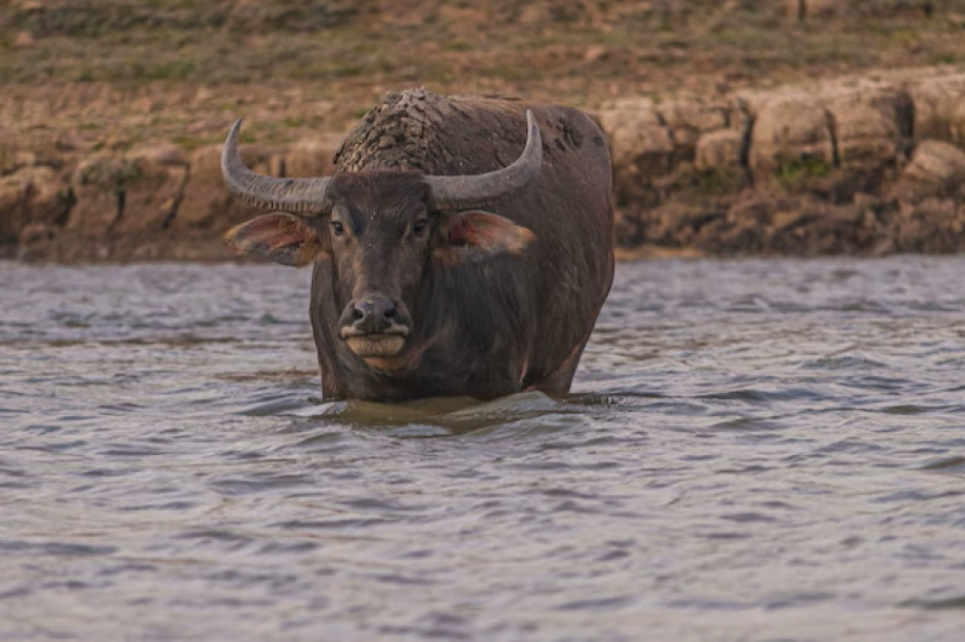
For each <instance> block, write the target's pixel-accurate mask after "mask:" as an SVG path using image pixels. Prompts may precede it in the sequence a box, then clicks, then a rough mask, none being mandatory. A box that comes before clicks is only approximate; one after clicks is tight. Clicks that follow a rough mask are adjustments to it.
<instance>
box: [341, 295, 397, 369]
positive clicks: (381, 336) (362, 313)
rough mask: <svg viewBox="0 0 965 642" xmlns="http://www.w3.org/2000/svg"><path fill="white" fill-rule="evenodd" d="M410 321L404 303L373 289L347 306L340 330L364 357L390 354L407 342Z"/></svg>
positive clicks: (346, 339)
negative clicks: (372, 291)
mask: <svg viewBox="0 0 965 642" xmlns="http://www.w3.org/2000/svg"><path fill="white" fill-rule="evenodd" d="M410 323H411V321H410V318H409V313H408V310H407V309H406V307H405V304H404V303H402V302H401V301H394V300H392V299H390V298H389V297H387V296H385V295H384V294H379V293H371V294H367V295H364V296H361V297H359V298H358V299H357V300H355V301H353V302H351V303H349V304H348V305H347V306H346V307H345V311H344V312H342V317H341V319H340V321H339V325H340V326H341V329H340V332H339V334H340V335H341V337H342V339H344V340H345V343H346V344H347V345H348V348H349V349H350V350H351V351H352V352H354V353H356V354H357V355H358V356H360V357H362V358H371V357H390V356H393V355H395V354H397V353H398V352H400V351H401V350H402V348H403V347H404V346H405V340H406V337H408V336H409V332H410V330H409V327H410Z"/></svg>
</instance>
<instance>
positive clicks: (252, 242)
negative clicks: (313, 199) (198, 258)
mask: <svg viewBox="0 0 965 642" xmlns="http://www.w3.org/2000/svg"><path fill="white" fill-rule="evenodd" d="M224 240H225V242H226V243H227V244H228V245H229V246H230V247H231V249H233V250H234V251H235V253H236V254H254V255H256V256H262V257H264V258H266V259H271V260H272V261H274V262H275V263H280V264H282V265H291V266H293V267H301V266H303V265H308V264H309V263H313V262H314V261H315V260H316V259H318V258H321V257H322V256H324V255H327V254H328V248H327V247H324V245H326V244H327V243H326V241H327V236H326V238H325V240H323V239H321V238H320V237H319V234H318V231H317V230H316V229H315V228H314V227H312V226H311V225H310V224H309V223H308V222H307V221H304V220H302V219H300V218H298V217H296V216H292V215H291V214H286V213H284V212H272V213H271V214H265V215H264V216H259V217H257V218H253V219H251V220H250V221H248V222H246V223H242V224H241V225H236V226H234V227H233V228H231V229H230V230H228V231H227V232H225V235H224Z"/></svg>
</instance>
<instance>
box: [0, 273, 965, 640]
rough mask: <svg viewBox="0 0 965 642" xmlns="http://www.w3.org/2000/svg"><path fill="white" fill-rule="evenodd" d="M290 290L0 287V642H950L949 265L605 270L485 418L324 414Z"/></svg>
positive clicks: (960, 293) (75, 280) (47, 279)
mask: <svg viewBox="0 0 965 642" xmlns="http://www.w3.org/2000/svg"><path fill="white" fill-rule="evenodd" d="M308 279H309V275H308V273H307V272H305V271H296V270H290V269H284V268H275V267H267V266H235V265H227V266H196V265H134V266H121V267H119V266H114V267H83V268H73V267H39V268H37V267H23V266H18V265H13V264H0V300H2V301H3V305H2V310H0V425H2V431H0V639H4V640H48V639H58V640H62V639H63V640H121V639H128V640H135V639H136V640H169V639H180V640H269V639H271V640H371V639H375V638H380V639H403V640H404V639H411V640H423V639H468V640H486V641H490V640H675V641H687V640H694V641H706V640H735V641H736V640H788V641H789V640H875V641H876V642H880V641H883V640H895V641H898V640H901V641H905V640H909V639H915V640H955V641H957V640H961V639H963V635H965V633H963V632H965V257H961V258H921V257H903V258H891V259H885V260H866V261H857V260H813V261H800V260H796V261H791V260H767V261H731V262H715V261H695V262H673V261H669V262H649V263H641V264H623V265H620V266H619V268H618V273H617V281H616V284H615V286H614V291H613V294H612V295H611V298H610V301H609V303H608V305H607V307H606V309H605V311H604V313H603V315H602V317H601V320H600V323H599V325H598V329H597V332H596V334H595V335H594V338H593V341H592V342H591V344H590V346H589V348H588V351H587V354H586V356H585V358H584V361H583V365H582V368H581V370H580V372H579V374H578V375H577V380H576V383H575V386H574V394H573V396H572V397H570V398H568V399H566V400H554V399H551V398H548V397H546V396H542V395H540V394H522V395H518V396H516V397H511V398H506V399H501V400H497V401H493V402H490V403H486V404H473V403H471V402H469V401H467V400H448V401H432V402H419V403H413V404H408V405H404V406H383V405H379V404H361V403H351V402H334V403H327V402H324V401H323V400H321V399H320V395H319V392H318V390H319V388H318V382H317V379H316V374H315V363H314V348H313V345H312V343H311V338H310V331H309V327H308V324H307V309H306V308H307V288H308Z"/></svg>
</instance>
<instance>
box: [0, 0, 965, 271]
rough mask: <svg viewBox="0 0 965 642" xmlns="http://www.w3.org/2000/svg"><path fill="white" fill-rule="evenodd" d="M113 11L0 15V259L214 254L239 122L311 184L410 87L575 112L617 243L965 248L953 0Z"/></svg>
mask: <svg viewBox="0 0 965 642" xmlns="http://www.w3.org/2000/svg"><path fill="white" fill-rule="evenodd" d="M114 4H116V3H114ZM114 4H112V3H108V2H101V1H100V0H89V1H88V2H86V4H85V11H83V12H80V11H78V10H77V8H76V6H74V5H72V4H71V3H65V2H49V3H37V2H16V3H11V4H10V5H8V6H7V7H5V8H0V21H2V22H3V23H4V24H6V25H7V26H9V27H11V28H12V29H13V30H14V33H15V37H13V38H11V39H9V41H5V42H3V43H0V44H3V46H2V47H0V78H2V79H3V80H4V81H6V82H7V83H8V84H6V85H5V93H4V95H3V96H2V97H0V257H4V258H20V259H22V260H28V261H63V262H75V261H131V260H202V261H212V260H224V259H227V258H230V256H229V254H228V251H227V250H226V248H225V247H224V246H223V245H222V243H221V240H220V236H221V233H222V232H223V231H224V230H225V229H227V228H228V227H229V226H231V225H233V224H235V223H238V222H240V221H242V220H244V219H245V218H247V217H249V216H250V215H251V214H252V213H253V212H252V211H251V210H250V209H248V208H246V207H245V206H243V205H241V204H239V203H237V202H235V201H234V200H233V199H232V198H231V197H230V196H229V195H228V194H227V193H226V192H225V190H224V188H223V185H222V182H221V178H220V169H219V164H218V158H219V154H220V141H221V140H222V139H223V137H224V135H225V133H226V132H227V129H228V127H229V126H230V123H231V122H232V120H233V119H234V118H236V117H238V116H245V117H246V118H247V123H248V125H247V127H246V132H245V136H246V137H247V138H245V139H244V140H243V142H246V143H247V144H246V145H245V146H244V148H243V154H244V155H245V157H246V159H247V161H248V162H249V164H250V165H252V166H253V167H254V168H255V169H256V170H258V171H260V172H263V173H268V174H271V175H274V176H279V177H299V176H315V175H319V174H322V173H325V172H326V171H329V170H330V169H331V165H332V156H333V154H334V153H335V151H336V150H337V148H338V145H339V143H340V141H341V138H342V137H343V136H344V133H345V132H347V130H348V129H349V128H350V127H351V126H352V124H353V123H354V122H355V121H356V120H357V119H358V118H359V117H360V116H361V115H362V114H363V113H364V111H365V110H366V108H368V107H371V106H372V105H374V104H376V103H377V102H378V101H379V97H380V95H381V94H383V93H384V92H385V91H391V90H394V89H399V88H402V87H406V86H418V85H425V86H427V87H428V88H429V89H431V90H434V91H439V92H441V93H497V94H502V95H510V96H520V97H525V98H526V99H532V100H538V101H547V102H560V103H565V104H572V105H575V106H578V107H580V108H583V109H585V110H587V111H589V112H591V113H593V114H594V115H595V116H596V117H597V118H598V120H599V122H600V123H601V125H602V126H603V128H604V130H605V132H606V134H607V136H608V138H609V141H610V145H611V148H612V151H613V157H614V169H615V172H614V180H615V183H614V189H615V197H616V206H617V219H618V222H617V241H618V245H619V247H620V248H621V249H620V251H621V255H622V256H652V255H664V254H684V255H718V256H728V255H773V254H791V255H823V254H862V255H865V254H870V255H878V254H887V253H894V252H928V253H940V252H959V251H963V250H965V187H963V185H965V151H963V145H965V66H963V65H965V47H963V46H962V45H961V44H960V43H961V41H962V39H961V38H960V33H961V30H962V26H963V25H965V18H962V15H965V14H962V15H959V14H956V13H954V11H955V10H957V9H960V8H961V9H962V11H963V12H965V3H959V2H957V0H956V2H951V3H948V5H947V6H945V5H943V6H942V7H941V8H940V9H939V10H936V9H935V7H933V6H932V5H931V3H927V2H904V3H893V2H892V3H889V2H885V1H883V0H882V1H876V2H871V3H836V4H835V3H822V2H816V1H814V0H810V1H808V2H803V1H801V2H789V3H780V2H742V3H723V5H720V6H718V4H715V3H710V4H709V5H708V6H707V7H703V4H702V3H701V2H699V1H697V0H693V1H689V2H683V3H670V4H667V3H660V2H652V3H630V2H614V3H608V4H607V7H606V8H601V7H596V6H595V5H594V6H593V7H591V6H590V5H589V4H586V5H585V6H584V4H580V7H582V9H580V10H579V11H576V10H574V11H576V12H575V13H573V12H569V13H567V12H565V11H562V10H557V9H559V8H558V7H557V8H556V9H554V7H556V5H555V4H554V3H553V2H549V1H548V0H547V1H545V2H536V3H531V4H532V6H529V5H527V6H529V8H528V9H526V10H523V9H522V8H521V6H522V5H520V3H513V2H504V3H496V4H495V5H493V7H490V8H488V9H478V10H475V9H466V8H461V5H459V3H450V2H445V1H442V0H440V1H435V2H430V1H428V0H418V1H414V2H411V3H409V4H411V5H412V6H411V7H408V9H409V10H410V11H409V12H406V11H401V10H398V9H392V8H391V7H389V5H386V6H385V7H382V6H381V4H380V3H376V4H377V5H379V6H377V7H375V6H374V5H373V7H374V8H369V9H368V10H362V9H359V8H357V7H355V6H354V5H352V3H347V4H346V7H342V8H341V9H338V7H336V4H337V3H335V4H333V3H328V4H325V6H324V7H322V5H321V4H319V3H313V2H307V1H305V2H295V3H292V5H291V7H288V8H287V9H285V10H284V11H282V10H281V9H279V10H278V11H277V12H275V13H272V12H268V11H267V10H263V9H260V8H258V5H257V4H250V3H249V4H246V3H244V2H240V1H239V2H229V3H222V4H223V6H222V5H219V7H221V8H220V9H217V10H215V9H208V8H205V7H206V5H204V4H203V3H191V2H188V3H182V4H181V5H179V8H178V9H171V10H170V11H168V12H167V13H164V12H159V10H156V9H155V8H152V7H151V5H150V3H145V2H140V1H138V0H130V1H129V2H127V3H126V4H125V6H126V7H127V9H126V13H125V12H121V11H118V10H117V9H116V7H115V6H114ZM959 4H962V7H959ZM88 5H89V6H88ZM127 5H130V6H127ZM517 5H519V6H517ZM643 5H646V6H645V7H644V6H643ZM664 5H666V6H664ZM792 5H793V6H792ZM392 6H393V7H394V6H395V5H392ZM702 7H703V9H702ZM336 9H338V10H336ZM704 9H706V11H703V10H704ZM702 11H703V13H702ZM219 12H220V13H219ZM414 14H418V15H421V16H423V17H424V18H425V19H426V20H428V22H427V23H425V24H423V23H422V22H418V23H417V22H414V21H413V19H412V16H413V15H414ZM17 29H19V31H16V30H17ZM427 30H428V31H427ZM430 32H431V33H430ZM320 34H321V35H324V36H326V38H320ZM640 34H646V35H647V38H645V39H641V38H640V37H639V36H640ZM430 36H431V37H430ZM782 39H783V40H782ZM239 45H241V47H240V48H239ZM313 54H319V56H318V58H315V57H313ZM322 54H328V55H330V56H331V58H325V57H324V55H322ZM427 60H431V61H433V64H434V66H432V65H427V64H426V63H425V61H427ZM219 61H220V65H221V67H220V68H219V67H218V66H217V65H218V64H219ZM323 63H324V64H323ZM923 63H924V64H923ZM928 63H930V64H928ZM934 63H944V64H934ZM345 65H349V67H345ZM353 65H354V66H353ZM31 72H32V73H33V74H34V76H32V77H31V76H30V73H31ZM39 76H45V77H46V78H47V79H48V80H47V82H40V81H39V80H37V78H38V77H39Z"/></svg>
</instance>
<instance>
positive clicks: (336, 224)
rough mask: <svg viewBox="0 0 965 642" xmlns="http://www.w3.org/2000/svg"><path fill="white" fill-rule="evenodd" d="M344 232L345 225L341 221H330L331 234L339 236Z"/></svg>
mask: <svg viewBox="0 0 965 642" xmlns="http://www.w3.org/2000/svg"><path fill="white" fill-rule="evenodd" d="M344 233H345V226H343V225H342V223H341V221H332V234H334V235H335V236H341V235H342V234H344Z"/></svg>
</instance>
